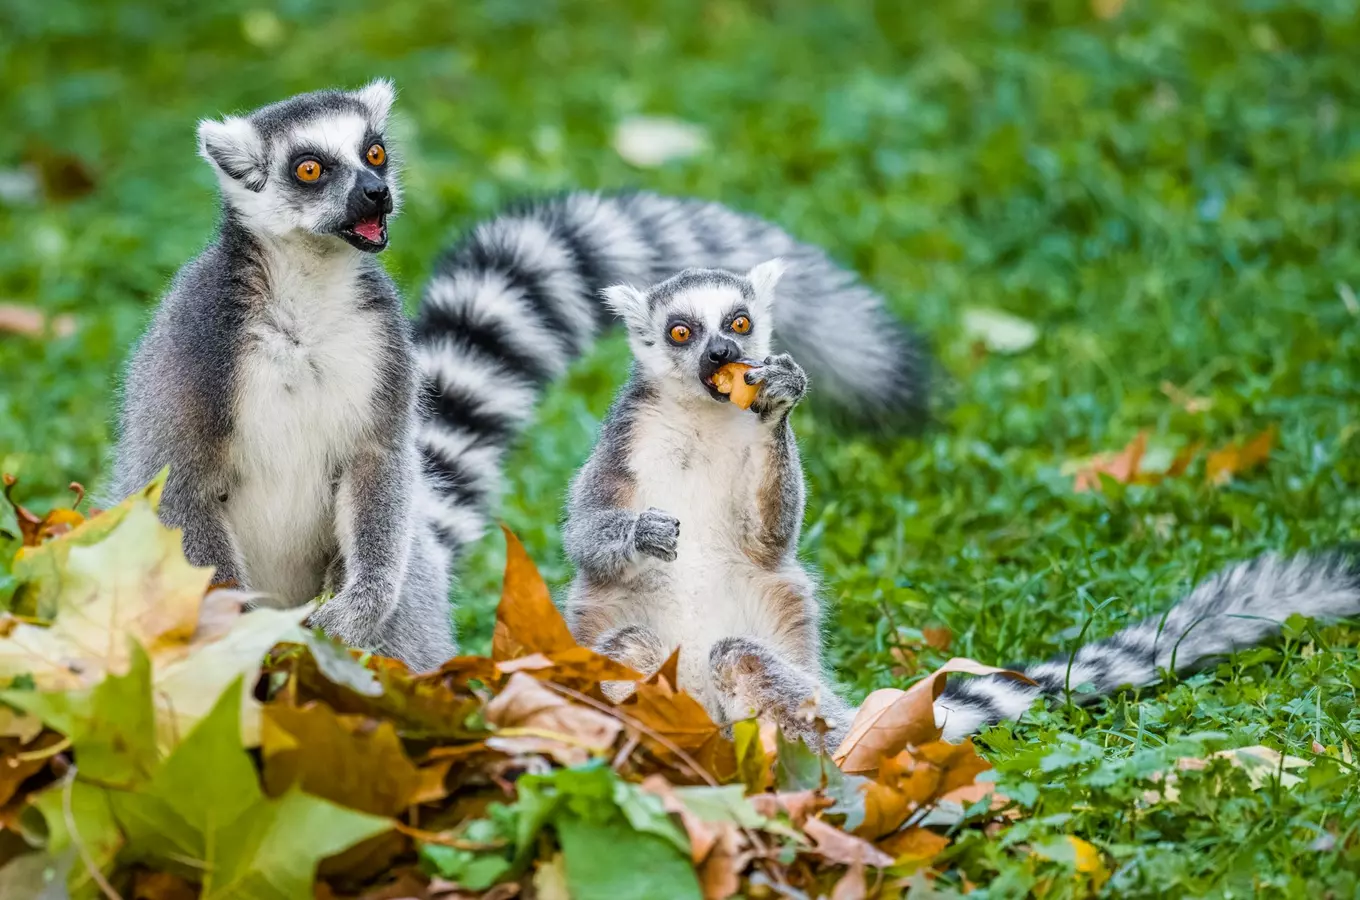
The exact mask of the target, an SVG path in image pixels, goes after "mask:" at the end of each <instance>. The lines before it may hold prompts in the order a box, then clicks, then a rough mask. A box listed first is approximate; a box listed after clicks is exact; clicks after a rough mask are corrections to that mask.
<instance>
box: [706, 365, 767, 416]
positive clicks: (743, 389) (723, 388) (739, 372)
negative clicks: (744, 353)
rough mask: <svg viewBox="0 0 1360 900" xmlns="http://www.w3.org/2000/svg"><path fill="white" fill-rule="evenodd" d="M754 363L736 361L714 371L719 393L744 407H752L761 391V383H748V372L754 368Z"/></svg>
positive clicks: (715, 384) (714, 383)
mask: <svg viewBox="0 0 1360 900" xmlns="http://www.w3.org/2000/svg"><path fill="white" fill-rule="evenodd" d="M755 367H756V365H755V364H754V363H746V362H734V363H728V364H727V365H725V366H723V367H722V368H720V369H719V370H718V371H716V372H714V373H713V386H714V387H716V388H717V389H718V393H720V394H726V395H727V397H728V399H729V400H731V401H732V402H733V403H735V404H736V405H737V406H739V407H741V408H742V409H750V408H751V404H752V403H754V402H755V400H756V394H759V393H760V385H758V384H747V383H746V373H747V372H749V371H751V370H752V369H754V368H755Z"/></svg>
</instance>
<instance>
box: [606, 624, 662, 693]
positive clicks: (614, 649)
mask: <svg viewBox="0 0 1360 900" xmlns="http://www.w3.org/2000/svg"><path fill="white" fill-rule="evenodd" d="M595 652H596V653H598V654H600V655H601V656H607V657H609V658H610V659H612V660H614V661H615V662H621V663H623V664H624V665H625V666H630V667H632V668H634V669H636V670H637V671H638V672H640V673H642V674H643V675H651V674H652V673H653V672H655V671H656V670H657V669H659V668H661V664H662V663H664V662H665V661H666V657H667V656H668V655H669V653H670V651H669V649H668V648H667V647H666V645H665V644H664V643H663V642H662V640H661V638H659V637H657V635H656V632H654V631H652V629H650V628H648V627H647V626H646V625H623V626H620V627H618V628H615V629H613V630H612V631H607V632H605V633H604V634H602V635H600V637H599V639H598V640H597V641H595ZM600 691H601V692H602V693H603V694H604V695H605V696H606V697H608V698H609V699H610V700H613V701H614V702H615V703H620V702H622V701H623V700H625V699H627V698H628V696H629V695H630V694H632V693H633V683H632V682H631V681H603V682H601V683H600Z"/></svg>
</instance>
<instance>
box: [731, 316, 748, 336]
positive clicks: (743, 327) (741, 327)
mask: <svg viewBox="0 0 1360 900" xmlns="http://www.w3.org/2000/svg"><path fill="white" fill-rule="evenodd" d="M732 330H733V331H735V332H736V333H737V334H745V333H746V332H748V331H750V330H751V320H750V319H749V318H747V317H746V316H737V317H736V318H735V319H733V320H732Z"/></svg>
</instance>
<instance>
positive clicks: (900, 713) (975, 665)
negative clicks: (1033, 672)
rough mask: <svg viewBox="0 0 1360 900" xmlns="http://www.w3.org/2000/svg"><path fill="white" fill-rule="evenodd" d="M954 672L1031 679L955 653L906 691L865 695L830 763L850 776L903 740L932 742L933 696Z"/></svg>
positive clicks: (936, 733)
mask: <svg viewBox="0 0 1360 900" xmlns="http://www.w3.org/2000/svg"><path fill="white" fill-rule="evenodd" d="M954 672H962V673H966V674H969V675H1004V676H1006V677H1008V678H1014V679H1016V680H1017V681H1023V682H1025V683H1027V684H1033V683H1034V682H1033V681H1031V680H1030V679H1028V678H1026V677H1025V676H1024V675H1021V674H1020V673H1019V672H1012V671H1010V670H1008V669H1002V668H998V667H996V666H984V665H982V664H981V663H979V662H975V661H973V660H971V659H965V658H963V657H955V658H954V659H951V660H950V661H949V662H947V663H945V664H944V665H943V666H940V668H938V669H936V670H935V671H934V672H932V673H931V674H929V675H927V676H926V677H925V678H923V679H921V680H920V681H918V682H917V683H916V684H914V685H912V686H911V687H910V688H909V689H908V690H905V691H901V690H898V689H896V688H883V689H881V690H877V691H874V692H873V693H872V694H870V695H869V696H868V697H866V698H865V699H864V703H863V705H861V706H860V708H859V711H858V712H857V713H856V714H855V718H854V721H853V722H851V723H850V731H849V732H848V733H847V734H846V736H845V739H844V740H843V741H842V742H841V745H840V746H839V747H837V748H836V752H835V753H834V754H833V757H832V758H833V759H834V760H835V762H836V765H838V766H840V767H841V769H842V770H843V771H845V772H848V773H850V774H854V775H858V774H863V773H866V772H872V771H874V770H876V769H877V768H878V767H879V763H880V761H881V760H882V759H883V758H884V757H887V756H896V755H897V754H898V753H899V752H901V751H902V749H903V748H905V747H906V746H907V745H908V744H911V745H914V746H921V745H923V744H930V743H934V742H935V741H938V740H939V739H940V733H941V732H940V729H939V728H938V727H937V726H936V725H935V701H936V700H937V699H939V696H940V694H941V693H942V692H943V691H944V687H945V678H946V676H948V675H950V674H951V673H954Z"/></svg>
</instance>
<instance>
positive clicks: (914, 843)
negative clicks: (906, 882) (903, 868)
mask: <svg viewBox="0 0 1360 900" xmlns="http://www.w3.org/2000/svg"><path fill="white" fill-rule="evenodd" d="M948 846H949V838H947V837H945V836H944V835H940V834H936V833H935V832H933V831H930V830H929V829H926V828H908V829H907V830H905V831H900V832H898V833H897V834H894V835H892V836H891V837H888V838H885V839H884V840H881V841H879V842H878V849H880V850H882V851H883V852H884V853H887V854H889V855H890V856H892V858H893V860H894V861H895V862H896V863H897V864H898V865H920V864H923V863H928V862H930V861H931V860H932V859H934V858H935V857H936V856H939V855H940V854H941V853H942V852H944V849H945V848H946V847H948Z"/></svg>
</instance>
